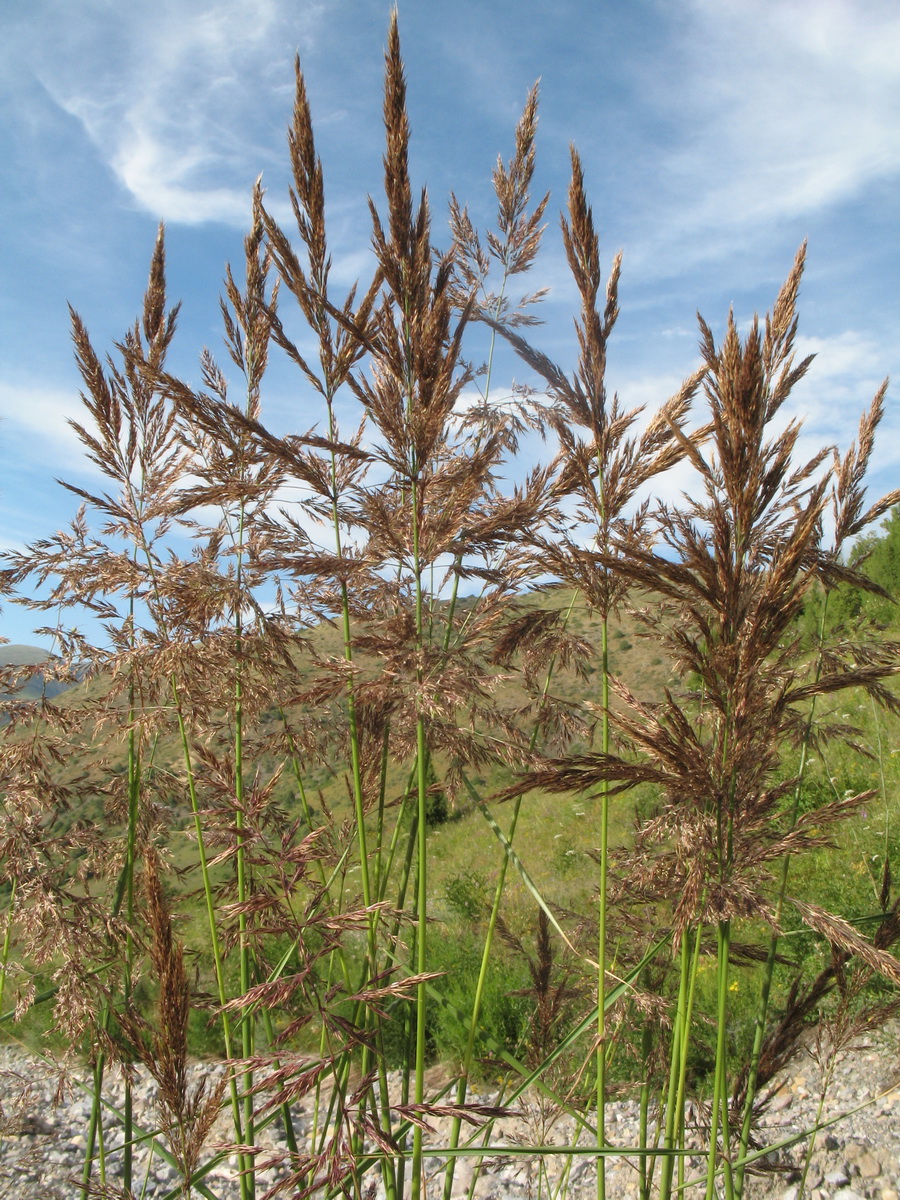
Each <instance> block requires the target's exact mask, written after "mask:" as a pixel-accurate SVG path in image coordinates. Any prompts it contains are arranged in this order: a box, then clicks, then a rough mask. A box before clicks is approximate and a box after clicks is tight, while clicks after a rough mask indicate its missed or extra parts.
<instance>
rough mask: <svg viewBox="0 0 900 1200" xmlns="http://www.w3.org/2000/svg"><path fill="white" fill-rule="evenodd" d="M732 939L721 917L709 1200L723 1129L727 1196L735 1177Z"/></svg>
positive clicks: (729, 1199) (712, 1194)
mask: <svg viewBox="0 0 900 1200" xmlns="http://www.w3.org/2000/svg"><path fill="white" fill-rule="evenodd" d="M730 941H731V922H730V921H720V922H719V925H718V949H719V954H718V975H717V983H718V994H717V1011H716V1066H715V1077H714V1083H713V1102H712V1116H711V1120H710V1132H709V1147H708V1149H709V1158H708V1162H707V1175H706V1200H713V1198H714V1197H715V1195H716V1189H715V1180H716V1170H717V1166H716V1163H717V1158H718V1143H719V1131H720V1129H721V1136H722V1157H723V1164H724V1177H725V1196H726V1200H732V1197H733V1194H734V1193H733V1180H732V1168H731V1148H730V1145H729V1140H730V1131H729V1120H728V1066H727V1058H728V1046H727V1037H728V950H729V945H730Z"/></svg>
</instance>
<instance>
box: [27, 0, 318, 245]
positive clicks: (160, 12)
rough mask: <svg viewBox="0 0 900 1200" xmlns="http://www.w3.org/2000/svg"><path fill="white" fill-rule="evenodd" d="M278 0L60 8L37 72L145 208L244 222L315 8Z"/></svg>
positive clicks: (277, 143)
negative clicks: (294, 57) (273, 110)
mask: <svg viewBox="0 0 900 1200" xmlns="http://www.w3.org/2000/svg"><path fill="white" fill-rule="evenodd" d="M286 8H287V6H285V5H283V4H281V3H280V2H279V0H218V2H217V3H215V4H211V3H209V2H208V0H207V2H204V0H189V2H187V3H184V2H181V3H175V2H174V0H167V2H164V3H161V4H155V5H153V6H152V8H151V7H150V6H149V5H127V6H123V7H122V8H121V9H120V8H118V7H117V6H116V7H114V6H112V5H109V4H105V3H102V0H94V3H89V4H88V6H87V11H86V12H85V11H81V10H80V11H79V12H78V14H74V12H73V14H72V15H71V17H70V18H69V19H66V16H65V15H63V13H59V14H58V16H59V21H58V28H57V29H56V31H55V35H54V34H53V33H51V35H50V36H49V37H48V38H47V39H46V41H45V43H44V44H43V45H42V47H41V49H40V51H39V52H38V54H39V58H38V62H37V64H36V67H35V69H36V72H37V74H38V76H39V78H40V79H41V81H42V83H43V84H44V86H45V87H46V89H47V91H48V92H49V93H50V95H51V96H52V97H53V98H54V100H55V101H56V103H57V104H58V105H59V106H60V107H61V108H62V109H64V110H65V111H66V112H67V113H69V114H70V115H72V116H74V117H76V118H77V119H78V120H79V121H80V122H81V124H82V126H83V128H84V130H85V132H86V133H87V135H88V136H89V138H90V139H91V141H92V142H93V143H94V145H95V146H96V147H97V150H98V153H99V154H100V156H101V157H102V158H103V160H104V161H105V162H106V164H107V165H108V166H109V168H110V169H111V170H112V171H113V173H114V174H115V175H116V177H117V179H118V180H119V181H120V183H121V184H122V185H123V187H125V188H126V189H127V190H128V192H129V193H130V194H131V195H132V196H133V198H134V200H135V202H136V203H137V204H138V205H139V206H140V207H141V208H143V209H146V210H147V211H149V212H150V213H151V214H152V215H154V216H156V217H162V218H164V219H167V220H170V221H183V222H186V223H199V222H202V221H209V220H214V221H222V222H226V223H232V224H235V225H239V226H243V225H245V224H246V221H247V213H248V205H249V201H248V195H249V189H250V186H251V185H252V183H253V180H254V179H255V177H256V176H257V174H258V173H259V171H260V169H261V168H262V167H263V166H265V165H267V164H268V163H269V162H271V161H272V158H273V155H274V154H275V152H276V148H277V153H278V154H279V155H280V151H281V143H282V136H281V129H282V125H283V123H284V122H285V121H286V120H287V117H288V115H289V112H290V103H291V94H292V88H293V80H292V76H291V71H290V58H291V54H292V53H293V51H294V50H295V49H296V48H297V38H298V37H299V38H300V39H302V40H305V41H307V42H308V41H309V39H310V38H311V37H312V35H313V32H314V30H315V29H316V26H317V24H318V21H319V18H320V16H321V14H322V11H323V6H322V5H321V4H306V5H304V6H303V12H302V13H301V14H300V15H299V18H298V15H297V14H296V13H293V12H292V13H288V12H287V11H286ZM288 18H290V19H289V20H288ZM273 80H274V83H273ZM273 100H274V101H275V102H276V103H277V105H278V117H279V120H278V121H276V122H275V124H274V125H273V123H272V121H271V119H270V118H269V113H268V111H267V110H268V106H269V105H271V104H272V102H273ZM267 142H268V144H267Z"/></svg>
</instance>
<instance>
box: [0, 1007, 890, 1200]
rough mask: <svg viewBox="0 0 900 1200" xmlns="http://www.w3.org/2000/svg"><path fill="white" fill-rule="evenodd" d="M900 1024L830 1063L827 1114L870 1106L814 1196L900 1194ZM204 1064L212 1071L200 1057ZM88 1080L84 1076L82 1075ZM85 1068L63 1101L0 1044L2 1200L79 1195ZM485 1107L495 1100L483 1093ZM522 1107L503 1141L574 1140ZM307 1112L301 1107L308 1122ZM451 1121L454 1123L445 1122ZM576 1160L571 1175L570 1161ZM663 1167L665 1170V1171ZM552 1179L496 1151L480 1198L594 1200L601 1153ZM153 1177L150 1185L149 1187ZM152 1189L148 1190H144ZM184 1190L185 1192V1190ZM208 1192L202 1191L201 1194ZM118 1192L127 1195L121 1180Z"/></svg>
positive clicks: (618, 1165) (222, 1178) (50, 1079)
mask: <svg viewBox="0 0 900 1200" xmlns="http://www.w3.org/2000/svg"><path fill="white" fill-rule="evenodd" d="M898 1062H900V1059H898V1053H897V1031H896V1030H894V1032H893V1036H892V1037H888V1036H886V1035H879V1037H878V1038H877V1039H876V1038H872V1039H870V1040H868V1041H867V1042H864V1043H862V1044H860V1045H858V1046H857V1047H856V1048H855V1049H854V1050H853V1051H851V1052H848V1053H845V1054H843V1055H841V1056H839V1057H838V1058H837V1059H836V1060H834V1062H833V1063H831V1064H830V1065H831V1067H832V1068H833V1078H832V1081H831V1086H830V1090H829V1094H828V1099H827V1102H826V1105H825V1110H824V1114H823V1115H824V1118H825V1119H828V1118H829V1117H831V1116H834V1115H837V1114H838V1113H841V1112H846V1111H847V1110H851V1109H854V1108H856V1107H857V1106H859V1105H864V1107H862V1108H859V1110H858V1111H856V1112H853V1113H851V1115H849V1116H847V1117H845V1119H843V1120H842V1121H840V1122H839V1123H837V1124H835V1125H832V1126H830V1127H829V1128H828V1129H827V1130H823V1131H822V1132H821V1133H820V1134H819V1135H818V1138H817V1142H816V1149H815V1152H814V1154H813V1156H812V1160H811V1166H810V1169H809V1173H808V1176H807V1181H806V1195H807V1196H808V1197H809V1198H810V1200H832V1198H834V1200H900V1072H898ZM193 1069H194V1070H195V1071H196V1072H202V1071H204V1070H207V1071H208V1070H210V1069H211V1068H209V1067H203V1066H201V1065H199V1064H198V1065H197V1066H196V1067H195V1068H193ZM81 1078H82V1079H83V1076H82V1077H81ZM78 1079H79V1075H78V1073H77V1072H73V1073H72V1074H71V1078H70V1081H69V1084H68V1086H67V1088H66V1089H65V1090H64V1093H63V1096H62V1100H61V1101H60V1102H57V1100H58V1097H57V1096H56V1093H57V1085H58V1082H59V1076H58V1074H57V1073H56V1072H55V1071H53V1070H52V1069H50V1068H49V1067H48V1066H47V1065H45V1064H44V1063H42V1062H41V1061H40V1060H37V1059H34V1058H31V1057H29V1056H28V1055H26V1054H25V1053H24V1052H22V1051H20V1050H18V1049H17V1048H15V1047H11V1046H0V1109H2V1115H0V1197H2V1198H9V1200H38V1198H40V1200H69V1198H70V1197H75V1196H76V1195H78V1194H79V1193H78V1188H77V1179H78V1177H79V1176H80V1171H81V1163H82V1160H83V1156H84V1149H85V1142H86V1136H85V1135H86V1130H87V1117H88V1114H89V1112H90V1099H89V1096H88V1094H87V1092H86V1091H84V1090H82V1089H81V1088H80V1087H79V1085H78V1082H77V1081H78ZM821 1080H822V1072H821V1068H820V1066H819V1065H818V1064H817V1062H816V1061H815V1058H814V1057H813V1056H812V1055H804V1056H803V1057H801V1059H800V1060H798V1061H797V1062H796V1063H795V1064H794V1066H793V1069H792V1071H791V1073H790V1074H788V1075H786V1076H785V1077H784V1078H783V1079H781V1080H779V1081H778V1082H779V1086H778V1089H777V1091H776V1092H775V1094H774V1095H773V1097H772V1100H771V1102H770V1104H769V1106H768V1109H767V1111H766V1113H765V1115H764V1118H763V1125H762V1128H761V1134H763V1135H764V1136H765V1138H766V1144H769V1145H771V1144H773V1143H775V1142H777V1141H780V1140H783V1139H787V1138H790V1137H791V1136H792V1135H794V1134H797V1133H800V1132H802V1130H804V1129H805V1128H808V1127H809V1126H810V1125H812V1124H813V1123H814V1122H815V1117H816V1112H817V1109H818V1104H819V1097H820V1092H821ZM120 1088H121V1085H118V1087H117V1085H116V1084H115V1083H113V1085H112V1091H111V1093H110V1095H111V1099H112V1101H113V1103H114V1104H115V1103H117V1102H118V1101H119V1100H120V1098H121V1093H120ZM154 1094H155V1085H154V1084H153V1082H152V1080H149V1079H148V1078H147V1077H146V1076H140V1077H139V1081H138V1084H137V1087H136V1089H135V1099H134V1103H135V1112H136V1114H137V1120H138V1121H139V1122H140V1120H141V1118H142V1116H144V1117H146V1118H147V1119H148V1120H152V1119H153V1108H154ZM472 1099H473V1100H475V1099H477V1100H479V1101H481V1102H482V1103H487V1102H490V1100H491V1097H489V1096H479V1097H472ZM522 1112H523V1115H522V1116H521V1117H520V1118H519V1119H517V1120H515V1121H511V1120H508V1121H506V1122H504V1123H503V1126H502V1129H499V1130H498V1131H497V1133H496V1134H495V1142H496V1141H499V1140H501V1138H505V1139H508V1144H515V1142H516V1141H520V1140H523V1139H528V1140H530V1141H532V1142H533V1141H534V1140H536V1139H538V1140H541V1141H543V1142H544V1144H549V1143H553V1144H557V1145H564V1144H570V1143H571V1139H572V1136H573V1126H572V1122H571V1120H570V1119H569V1118H566V1117H562V1118H560V1117H558V1116H556V1117H555V1118H554V1114H548V1113H546V1112H544V1111H542V1110H541V1109H540V1107H539V1106H537V1105H534V1106H532V1105H524V1106H522ZM637 1117H638V1113H637V1104H636V1102H631V1101H623V1102H619V1103H615V1104H613V1105H611V1106H610V1109H609V1112H608V1117H607V1121H608V1131H609V1132H608V1136H609V1138H610V1141H611V1142H613V1143H614V1144H618V1145H622V1146H627V1145H633V1144H634V1143H635V1141H636V1140H637ZM304 1120H305V1115H304V1114H303V1113H302V1112H301V1114H300V1122H301V1125H302V1122H303V1121H304ZM437 1124H438V1126H439V1128H438V1129H437V1131H436V1134H435V1139H436V1140H435V1144H440V1139H441V1138H442V1137H445V1136H446V1128H441V1127H440V1124H441V1123H440V1122H438V1123H437ZM110 1126H111V1127H110V1128H108V1129H107V1132H106V1137H105V1147H104V1148H105V1152H106V1155H107V1170H108V1178H109V1179H111V1180H116V1179H117V1178H118V1176H117V1170H118V1164H119V1161H120V1156H119V1154H118V1153H117V1149H118V1147H119V1146H120V1145H121V1141H122V1139H121V1135H120V1134H119V1135H118V1136H117V1134H116V1130H115V1123H114V1122H111V1123H110ZM444 1126H446V1122H444ZM227 1138H228V1133H227V1126H226V1125H225V1124H224V1123H222V1124H221V1125H220V1126H217V1128H216V1130H214V1132H213V1134H212V1136H211V1139H210V1143H209V1144H210V1145H216V1144H217V1143H221V1142H224V1141H226V1140H227ZM259 1140H260V1142H262V1143H263V1144H268V1145H269V1146H270V1147H273V1148H276V1149H277V1148H282V1147H283V1143H282V1142H281V1141H280V1140H279V1135H278V1133H277V1132H275V1131H274V1129H270V1130H267V1131H266V1132H265V1133H264V1134H263V1135H262V1136H261V1138H260V1139H259ZM804 1153H805V1146H795V1147H792V1148H789V1149H786V1150H782V1151H780V1152H778V1153H777V1154H773V1155H771V1156H770V1158H771V1160H772V1162H771V1164H770V1165H773V1166H775V1165H777V1167H778V1170H777V1172H774V1173H770V1174H768V1175H766V1176H764V1177H762V1178H759V1179H754V1180H753V1182H752V1185H751V1187H750V1188H749V1189H748V1190H749V1191H750V1193H751V1195H752V1196H753V1197H754V1200H797V1195H798V1190H799V1189H798V1184H799V1181H800V1170H799V1168H800V1166H801V1164H802V1161H803V1157H804ZM566 1163H567V1164H568V1168H567V1173H566V1174H564V1175H563V1174H561V1171H563V1170H566V1168H565V1166H564V1164H566ZM426 1167H427V1169H428V1170H429V1171H430V1172H432V1173H433V1176H434V1183H433V1184H432V1185H431V1186H430V1187H429V1189H428V1194H429V1196H435V1197H437V1196H439V1195H440V1190H441V1184H442V1182H443V1175H442V1171H441V1167H442V1162H441V1160H440V1159H438V1158H437V1157H436V1156H435V1157H432V1158H427V1159H426ZM657 1169H658V1168H657ZM546 1170H547V1172H548V1174H549V1183H550V1185H551V1188H552V1189H553V1190H552V1192H551V1193H548V1191H547V1182H548V1177H547V1176H544V1177H543V1178H542V1169H541V1164H540V1163H539V1162H536V1161H529V1160H526V1159H523V1158H518V1157H516V1158H511V1157H507V1158H505V1159H504V1158H497V1159H495V1161H493V1162H492V1163H490V1165H489V1166H488V1168H487V1169H486V1170H485V1171H484V1172H483V1174H482V1175H481V1177H480V1179H479V1180H478V1183H477V1186H476V1189H475V1196H476V1198H477V1200H531V1198H532V1197H534V1198H537V1197H538V1196H540V1197H541V1198H543V1197H545V1196H548V1195H551V1194H552V1195H555V1196H557V1197H558V1198H559V1200H563V1198H566V1200H587V1198H588V1197H594V1196H595V1195H596V1176H595V1171H594V1164H593V1161H592V1159H591V1158H590V1157H588V1156H584V1157H568V1158H565V1159H563V1158H561V1157H560V1158H548V1160H547V1168H546ZM471 1172H472V1166H471V1162H470V1160H466V1159H464V1160H461V1161H460V1163H459V1164H458V1168H457V1173H456V1179H455V1183H454V1189H453V1190H454V1195H456V1196H460V1197H462V1196H464V1195H466V1193H467V1191H468V1186H469V1182H470V1180H471ZM700 1172H702V1165H701V1163H700V1160H697V1161H696V1162H691V1163H690V1164H689V1166H688V1170H687V1176H686V1177H687V1178H692V1177H694V1176H695V1175H696V1174H697V1173H700ZM136 1180H137V1185H138V1186H137V1187H136V1188H135V1192H136V1194H137V1195H141V1196H143V1197H145V1198H146V1200H161V1198H162V1197H164V1196H166V1195H167V1194H168V1193H169V1192H171V1191H172V1189H173V1188H175V1187H176V1184H177V1175H176V1172H175V1171H174V1169H173V1168H171V1167H170V1166H168V1165H167V1164H166V1163H165V1162H164V1161H163V1160H162V1159H161V1158H160V1156H159V1155H158V1154H155V1155H151V1153H150V1151H149V1150H148V1149H145V1148H141V1149H140V1151H139V1152H138V1154H137V1169H136ZM145 1180H146V1184H145ZM276 1180H277V1175H276V1171H275V1170H274V1169H270V1170H268V1171H264V1172H262V1174H261V1177H260V1180H259V1182H260V1184H261V1185H262V1186H260V1187H258V1190H257V1195H258V1196H262V1195H263V1193H264V1192H265V1191H266V1190H267V1188H268V1187H270V1186H272V1185H273V1184H274V1183H275V1182H276ZM207 1182H208V1185H209V1188H210V1191H211V1192H212V1193H213V1194H214V1195H215V1196H216V1197H217V1198H218V1200H236V1198H237V1196H238V1189H237V1183H236V1160H234V1159H233V1158H232V1159H228V1158H225V1159H223V1161H222V1162H221V1163H220V1164H219V1166H218V1167H216V1168H215V1169H214V1170H213V1171H212V1172H211V1173H210V1175H209V1176H208V1180H207ZM142 1187H143V1188H144V1190H143V1191H141V1188H142ZM176 1194H177V1193H176ZM197 1194H198V1193H196V1192H195V1193H194V1195H197ZM607 1194H608V1196H609V1197H610V1200H624V1198H625V1197H629V1198H630V1197H635V1198H636V1197H637V1194H638V1176H637V1171H636V1168H635V1165H634V1164H633V1163H629V1162H628V1161H625V1160H612V1161H611V1162H610V1164H609V1167H608V1187H607ZM108 1195H110V1196H118V1197H121V1196H122V1195H123V1193H122V1191H121V1190H120V1189H118V1188H116V1189H115V1190H111V1191H109V1193H108Z"/></svg>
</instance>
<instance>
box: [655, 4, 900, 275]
mask: <svg viewBox="0 0 900 1200" xmlns="http://www.w3.org/2000/svg"><path fill="white" fill-rule="evenodd" d="M662 9H664V11H661V14H660V15H661V16H664V17H665V18H666V19H669V20H670V21H672V25H673V29H672V32H673V37H672V40H671V42H670V44H669V48H668V53H667V54H666V55H665V57H661V56H660V57H656V56H655V57H653V58H652V59H651V60H650V61H645V62H644V63H643V64H642V65H641V68H640V71H639V76H638V79H637V82H636V88H637V89H639V90H641V92H642V94H643V99H644V103H646V104H649V105H650V106H651V108H652V109H654V110H655V111H656V113H657V115H658V117H659V121H660V125H659V129H660V134H659V137H660V141H659V144H658V146H657V149H656V151H655V153H654V152H653V151H652V150H650V151H648V149H647V147H645V148H644V153H648V152H649V153H654V158H655V162H654V167H653V174H654V177H655V182H656V191H655V193H654V194H653V195H652V196H648V197H647V200H646V201H645V202H644V203H643V204H639V205H638V206H637V208H636V214H635V215H636V219H637V220H640V221H641V222H642V223H646V225H647V227H648V228H652V227H653V224H654V223H653V222H650V221H647V220H646V218H647V212H648V208H649V207H651V206H652V208H653V211H654V214H655V217H656V221H655V228H656V236H655V237H654V238H653V241H652V244H648V243H647V242H644V257H645V259H647V260H649V259H651V258H654V257H656V256H658V254H659V250H660V246H661V244H663V243H668V244H669V245H670V246H677V247H678V251H679V254H680V255H681V256H682V261H683V256H684V255H685V254H689V255H690V256H691V257H697V256H699V257H713V256H715V255H716V254H718V253H720V252H721V251H722V249H723V245H725V244H727V241H728V239H733V238H734V236H735V235H736V234H739V233H741V232H748V233H753V232H756V231H758V230H766V231H768V230H769V229H770V228H771V226H772V224H773V223H775V222H781V221H784V220H790V219H793V218H797V217H798V216H803V215H806V214H815V213H819V212H821V210H823V209H825V208H827V207H828V206H829V205H833V204H836V203H839V202H844V201H847V200H853V199H854V198H855V197H857V196H859V195H860V194H862V193H864V192H865V191H866V190H867V189H869V188H870V187H871V186H872V185H873V184H875V183H878V182H880V181H884V180H888V179H896V178H897V176H898V175H900V74H898V72H897V66H896V64H897V61H898V58H900V9H898V8H897V6H896V4H893V3H888V2H885V0H758V2H757V3H754V4H752V5H748V4H746V3H744V2H743V0H689V3H688V4H686V5H684V6H683V7H682V8H681V9H680V10H679V13H678V15H677V16H676V15H675V14H673V10H672V9H671V8H670V7H669V6H668V5H665V6H661V10H662Z"/></svg>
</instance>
